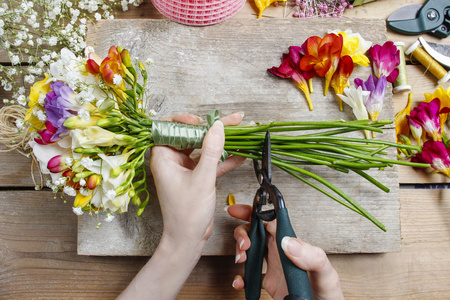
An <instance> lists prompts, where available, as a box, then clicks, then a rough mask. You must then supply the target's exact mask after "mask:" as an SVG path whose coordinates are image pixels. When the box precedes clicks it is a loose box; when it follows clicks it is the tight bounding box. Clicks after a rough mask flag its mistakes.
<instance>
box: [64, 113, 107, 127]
mask: <svg viewBox="0 0 450 300" xmlns="http://www.w3.org/2000/svg"><path fill="white" fill-rule="evenodd" d="M98 119H99V118H98V117H90V118H89V120H85V119H83V118H81V117H78V116H74V117H70V118H67V120H65V121H64V123H63V125H64V127H67V128H69V129H84V128H87V127H89V126H94V125H95V124H96V123H97V121H98Z"/></svg>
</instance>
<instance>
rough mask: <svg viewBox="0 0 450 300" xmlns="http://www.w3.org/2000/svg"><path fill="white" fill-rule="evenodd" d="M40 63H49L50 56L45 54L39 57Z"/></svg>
mask: <svg viewBox="0 0 450 300" xmlns="http://www.w3.org/2000/svg"><path fill="white" fill-rule="evenodd" d="M41 59H42V61H44V62H49V61H50V55H48V54H45V55H42V56H41Z"/></svg>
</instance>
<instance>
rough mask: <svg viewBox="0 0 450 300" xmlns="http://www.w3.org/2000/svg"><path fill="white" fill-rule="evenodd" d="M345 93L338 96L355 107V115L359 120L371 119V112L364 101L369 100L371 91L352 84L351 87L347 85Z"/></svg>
mask: <svg viewBox="0 0 450 300" xmlns="http://www.w3.org/2000/svg"><path fill="white" fill-rule="evenodd" d="M344 94H345V96H344V95H338V97H339V98H340V99H341V100H342V101H344V102H345V103H347V104H348V105H349V106H350V107H351V108H352V109H353V114H354V115H355V117H356V118H357V119H358V120H366V119H369V114H368V113H367V109H366V107H365V105H364V103H365V102H366V101H367V98H368V97H369V95H370V92H369V91H363V90H362V87H358V88H356V87H355V86H354V85H351V86H350V88H348V87H346V88H345V89H344Z"/></svg>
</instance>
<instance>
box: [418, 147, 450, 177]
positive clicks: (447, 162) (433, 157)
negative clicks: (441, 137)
mask: <svg viewBox="0 0 450 300" xmlns="http://www.w3.org/2000/svg"><path fill="white" fill-rule="evenodd" d="M449 152H450V149H445V145H444V143H443V142H441V141H426V142H425V144H423V148H422V154H417V155H416V156H415V157H413V159H412V160H411V161H413V162H425V163H427V164H430V165H431V166H432V167H433V168H434V169H435V170H436V171H438V172H442V173H444V174H445V175H447V176H449V177H450V156H449Z"/></svg>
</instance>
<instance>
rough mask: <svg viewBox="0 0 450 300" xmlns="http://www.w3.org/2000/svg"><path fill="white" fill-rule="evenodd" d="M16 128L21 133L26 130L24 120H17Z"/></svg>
mask: <svg viewBox="0 0 450 300" xmlns="http://www.w3.org/2000/svg"><path fill="white" fill-rule="evenodd" d="M16 127H17V129H18V130H19V131H20V130H23V129H25V122H24V121H23V120H22V119H16Z"/></svg>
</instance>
